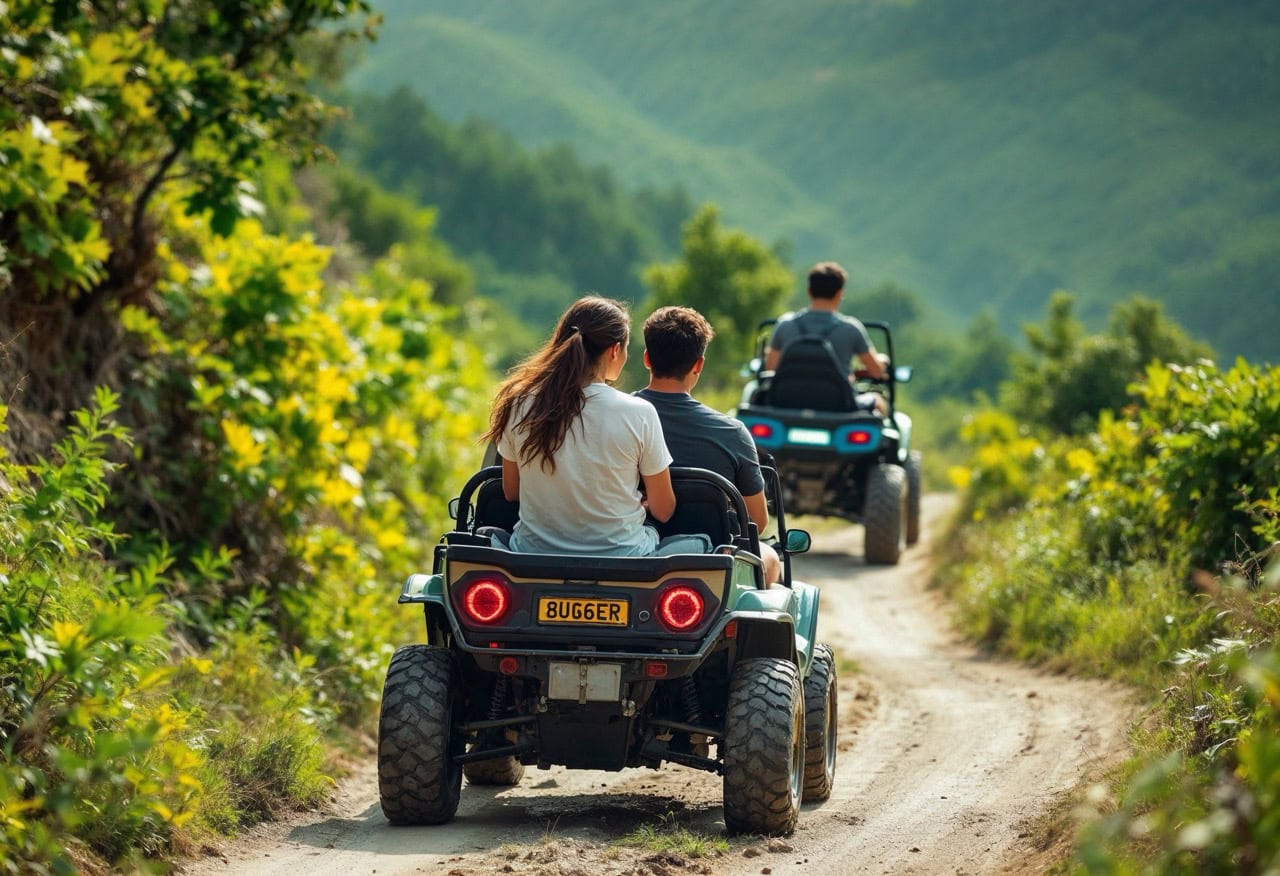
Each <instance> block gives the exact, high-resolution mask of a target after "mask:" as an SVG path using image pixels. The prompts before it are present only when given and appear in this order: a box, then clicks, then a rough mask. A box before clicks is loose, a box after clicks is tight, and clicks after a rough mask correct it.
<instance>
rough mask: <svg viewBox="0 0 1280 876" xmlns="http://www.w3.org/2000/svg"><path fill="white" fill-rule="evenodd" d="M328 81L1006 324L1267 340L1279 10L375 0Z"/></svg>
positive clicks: (1273, 311) (1276, 350) (1277, 296)
mask: <svg viewBox="0 0 1280 876" xmlns="http://www.w3.org/2000/svg"><path fill="white" fill-rule="evenodd" d="M377 5H378V7H379V8H380V9H381V10H382V11H383V12H384V13H385V14H386V17H387V26H386V27H385V28H384V29H383V31H382V35H381V38H380V40H379V41H378V43H377V44H376V45H374V46H371V47H369V48H368V49H367V55H366V57H365V59H364V60H363V62H361V63H359V64H357V65H356V66H355V68H354V69H353V71H352V74H351V75H350V77H349V80H348V81H349V84H350V85H351V86H352V87H353V88H356V89H361V90H370V91H378V92H382V93H388V92H390V91H391V90H392V89H393V88H395V87H397V86H398V85H401V84H407V85H408V86H409V87H410V88H412V89H414V90H415V91H417V92H418V93H419V94H421V95H422V96H423V97H425V98H426V99H427V100H428V101H429V103H430V105H431V106H432V107H433V108H434V109H436V110H438V111H439V112H440V113H441V114H442V115H443V116H444V117H446V118H448V119H450V120H454V121H457V120H461V119H464V118H468V117H478V118H483V119H488V120H492V121H494V122H496V123H497V124H499V125H500V126H502V127H503V128H505V129H508V130H510V131H512V132H513V133H514V134H515V135H516V136H517V137H518V138H520V140H521V141H522V142H524V143H526V144H532V145H539V146H545V145H547V144H552V143H557V142H562V141H564V142H569V143H570V144H572V146H573V148H574V149H575V150H577V151H578V152H579V153H580V154H581V155H582V156H583V157H584V159H585V160H587V161H589V162H597V161H600V162H606V163H607V164H608V165H609V167H610V168H612V169H614V170H615V171H616V172H617V174H618V175H619V178H620V179H621V180H622V181H623V182H624V183H625V184H628V185H640V184H656V185H663V186H665V185H669V184H671V183H677V182H678V183H682V184H684V185H685V186H686V187H687V188H688V190H689V191H690V193H691V194H692V195H693V196H694V198H695V199H698V200H711V201H714V202H716V203H717V204H719V205H721V206H722V208H723V209H724V213H725V217H726V219H727V220H728V221H730V222H732V223H734V224H737V225H740V226H742V227H744V228H745V229H746V230H748V231H749V232H751V233H752V234H755V235H757V236H760V237H764V238H766V239H770V240H775V239H779V238H782V239H785V240H787V241H788V242H789V243H790V244H791V247H792V251H793V253H794V257H795V262H796V265H795V266H796V267H797V268H798V267H802V266H803V265H804V263H806V262H808V261H810V260H812V259H815V258H818V257H834V258H837V259H840V260H841V261H843V262H845V263H846V264H848V265H850V266H851V267H853V268H854V269H855V271H856V276H855V279H856V280H857V281H858V282H859V284H860V285H870V284H872V283H875V282H878V281H881V280H886V279H892V280H895V281H897V282H901V283H904V284H906V285H908V286H910V287H912V288H916V289H919V290H921V291H922V292H923V293H924V294H925V295H926V297H928V298H929V299H931V300H932V301H933V302H935V303H938V304H940V305H942V306H944V307H945V308H948V309H950V310H951V311H952V312H953V313H956V314H958V315H963V314H968V313H972V312H974V311H977V310H979V309H981V308H983V307H992V308H993V309H994V310H995V311H996V313H997V316H998V318H999V319H1000V321H1001V322H1002V324H1003V325H1005V327H1006V328H1008V327H1011V326H1013V325H1015V324H1017V323H1019V322H1021V321H1023V320H1025V319H1027V318H1029V317H1038V316H1039V315H1040V314H1041V313H1042V312H1043V305H1044V302H1045V300H1046V298H1047V297H1048V295H1049V294H1050V293H1051V292H1052V291H1053V290H1054V289H1055V288H1061V287H1065V288H1070V289H1072V290H1074V291H1075V292H1076V293H1077V294H1078V300H1079V301H1080V304H1081V312H1082V315H1083V316H1084V317H1085V318H1086V319H1087V320H1089V321H1090V322H1092V323H1094V324H1099V323H1100V322H1101V318H1102V315H1103V314H1104V313H1105V312H1106V311H1107V310H1109V308H1110V305H1111V303H1112V302H1114V301H1115V300H1117V299H1121V298H1125V297H1127V296H1129V295H1131V294H1133V293H1134V292H1144V293H1146V294H1149V295H1151V296H1153V297H1155V298H1157V299H1160V300H1162V301H1164V302H1165V303H1166V305H1167V307H1168V310H1169V312H1170V313H1171V314H1172V315H1173V316H1174V317H1175V318H1177V319H1179V320H1180V321H1182V322H1184V323H1185V324H1187V325H1189V326H1191V327H1192V330H1193V331H1194V332H1195V333H1196V334H1197V335H1199V336H1201V337H1204V338H1206V339H1207V340H1209V341H1210V342H1212V343H1213V344H1214V346H1215V347H1216V348H1217V349H1218V351H1219V353H1221V354H1223V355H1225V356H1227V357H1230V356H1232V355H1234V354H1237V353H1241V354H1245V355H1250V356H1256V357H1267V358H1271V359H1276V358H1280V342H1277V341H1276V340H1275V333H1274V332H1271V331H1269V330H1265V329H1264V328H1263V327H1264V326H1267V325H1271V324H1275V323H1277V322H1280V290H1278V286H1280V284H1278V281H1277V280H1276V277H1277V276H1280V250H1278V249H1277V247H1276V246H1275V245H1274V244H1275V241H1276V240H1278V239H1280V52H1277V51H1276V49H1275V47H1276V46H1277V45H1280V5H1277V4H1275V3H1274V2H1267V0H1223V2H1214V3H1205V2H1199V0H1120V2H1116V3H1107V4H1083V5H1082V4H1078V3H1074V2H1070V0H981V2H976V3H975V2H971V0H922V2H915V3H906V2H884V0H858V2H847V0H796V2H793V3H787V4H776V3H769V2H762V0H752V2H739V0H689V2H685V3H679V4H656V5H655V4H643V5H640V4H634V3H630V2H627V0H597V2H595V3H592V4H590V6H589V7H584V5H583V4H582V3H578V2H570V0H541V2H538V3H527V4H510V3H502V2H494V0H433V2H431V3H430V4H425V3H422V2H419V0H379V3H378V4H377Z"/></svg>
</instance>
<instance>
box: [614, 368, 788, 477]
mask: <svg viewBox="0 0 1280 876" xmlns="http://www.w3.org/2000/svg"><path fill="white" fill-rule="evenodd" d="M632 395H635V396H638V397H639V398H642V399H644V400H645V401H647V402H649V404H651V405H653V406H654V408H655V409H657V411H658V419H659V420H661V421H662V435H663V438H665V439H666V442H667V449H668V450H669V451H671V458H672V463H671V464H672V465H678V466H689V467H692V468H705V469H707V470H708V471H713V472H715V473H716V474H718V475H721V476H722V477H725V478H728V479H729V480H730V481H732V482H733V485H734V486H736V487H737V488H738V492H739V493H741V494H742V495H744V496H754V495H755V494H756V493H759V492H761V491H762V490H763V489H764V477H763V476H762V475H761V474H760V457H759V456H758V455H757V454H756V445H755V442H754V441H752V440H751V433H749V432H748V431H747V427H746V426H744V425H743V424H742V423H741V421H739V420H735V419H733V418H732V417H727V416H725V415H724V414H722V413H720V412H719V411H716V410H713V409H712V408H709V407H707V406H706V405H704V404H703V403H702V402H700V401H698V400H697V399H695V398H693V397H692V396H690V395H689V394H688V393H687V392H655V391H654V390H652V389H641V390H638V391H636V392H634V393H632Z"/></svg>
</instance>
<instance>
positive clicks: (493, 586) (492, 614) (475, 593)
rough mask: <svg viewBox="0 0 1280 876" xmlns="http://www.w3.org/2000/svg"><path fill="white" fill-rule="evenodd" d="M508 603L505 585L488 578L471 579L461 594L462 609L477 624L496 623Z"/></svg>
mask: <svg viewBox="0 0 1280 876" xmlns="http://www.w3.org/2000/svg"><path fill="white" fill-rule="evenodd" d="M510 605H511V598H510V595H509V594H508V592H507V588H506V585H505V584H503V583H501V582H499V581H491V580H489V579H488V578H481V579H480V580H479V581H473V582H472V583H471V584H470V585H469V586H468V587H467V589H466V590H465V591H464V592H463V594H462V610H463V611H465V612H466V613H467V617H469V618H470V619H471V620H473V621H475V622H476V623H478V624H492V623H497V622H498V621H500V620H501V619H502V616H503V615H505V614H506V613H507V609H508V608H509V607H510Z"/></svg>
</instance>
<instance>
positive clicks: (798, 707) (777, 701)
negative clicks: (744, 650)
mask: <svg viewBox="0 0 1280 876" xmlns="http://www.w3.org/2000/svg"><path fill="white" fill-rule="evenodd" d="M724 732H725V735H724V742H723V746H724V824H725V828H726V829H727V830H728V831H729V833H731V834H737V833H758V834H764V835H766V836H783V835H786V834H789V833H791V832H792V831H793V830H795V827H796V820H797V819H798V818H799V817H800V797H801V793H802V787H803V784H804V763H805V757H804V755H805V736H804V692H803V688H802V686H801V683H800V674H799V671H798V670H797V669H796V666H795V664H794V663H791V662H790V661H787V660H780V659H776V658H757V659H753V660H741V661H739V662H738V663H737V664H736V665H735V666H734V667H733V674H732V676H731V677H730V679H729V702H728V705H727V708H726V710H725V731H724Z"/></svg>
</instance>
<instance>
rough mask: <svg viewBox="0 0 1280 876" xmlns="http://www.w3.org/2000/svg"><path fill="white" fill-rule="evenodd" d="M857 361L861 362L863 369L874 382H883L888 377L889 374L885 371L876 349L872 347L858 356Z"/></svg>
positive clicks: (882, 360)
mask: <svg viewBox="0 0 1280 876" xmlns="http://www.w3.org/2000/svg"><path fill="white" fill-rule="evenodd" d="M858 359H859V361H861V362H862V366H863V368H865V369H866V371H867V373H868V374H870V375H871V377H872V378H873V379H874V380H884V379H885V378H886V377H888V376H889V372H888V371H886V370H885V367H884V363H885V360H884V359H882V358H881V357H880V354H879V353H877V352H876V348H875V347H872V348H871V349H869V350H867V352H865V353H859V354H858Z"/></svg>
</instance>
